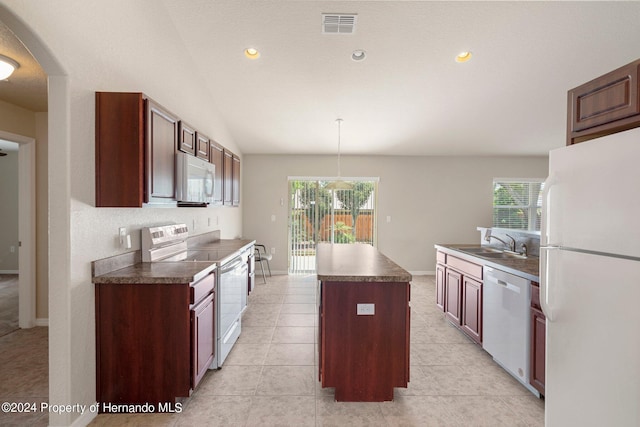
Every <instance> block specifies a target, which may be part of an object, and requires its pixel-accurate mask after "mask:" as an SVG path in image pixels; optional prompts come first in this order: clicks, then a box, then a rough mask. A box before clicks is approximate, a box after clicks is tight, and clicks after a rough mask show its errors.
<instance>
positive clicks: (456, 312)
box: [445, 268, 462, 325]
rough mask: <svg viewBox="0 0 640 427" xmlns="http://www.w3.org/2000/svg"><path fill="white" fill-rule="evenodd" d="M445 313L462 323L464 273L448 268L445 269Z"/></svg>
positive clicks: (458, 323) (455, 321)
mask: <svg viewBox="0 0 640 427" xmlns="http://www.w3.org/2000/svg"><path fill="white" fill-rule="evenodd" d="M445 278H446V279H445V307H446V309H445V314H446V316H447V317H448V318H449V320H451V321H452V322H454V323H455V324H457V325H460V324H461V323H462V274H460V273H458V272H457V271H455V270H451V269H450V268H447V269H446V271H445Z"/></svg>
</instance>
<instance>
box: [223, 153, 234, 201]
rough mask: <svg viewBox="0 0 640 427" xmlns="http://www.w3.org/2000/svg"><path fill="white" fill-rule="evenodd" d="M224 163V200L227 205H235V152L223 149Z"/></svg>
mask: <svg viewBox="0 0 640 427" xmlns="http://www.w3.org/2000/svg"><path fill="white" fill-rule="evenodd" d="M223 155H224V165H223V168H222V170H223V172H222V173H223V175H222V181H223V186H224V189H223V194H222V197H223V200H224V205H225V206H232V205H233V192H232V190H233V153H232V152H231V151H229V150H227V149H226V148H225V149H224V150H223Z"/></svg>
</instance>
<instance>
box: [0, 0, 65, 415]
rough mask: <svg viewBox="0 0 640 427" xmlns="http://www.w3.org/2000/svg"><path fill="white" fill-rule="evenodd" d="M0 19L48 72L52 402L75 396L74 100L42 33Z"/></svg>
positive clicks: (1, 12) (10, 17) (13, 19)
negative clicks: (72, 279) (72, 271)
mask: <svg viewBox="0 0 640 427" xmlns="http://www.w3.org/2000/svg"><path fill="white" fill-rule="evenodd" d="M0 21H2V22H3V23H4V24H5V25H6V26H7V27H9V28H10V29H11V30H12V31H13V33H14V34H15V35H16V37H18V39H20V41H22V43H23V44H24V45H25V46H26V47H27V48H28V49H29V51H30V52H31V54H32V55H33V56H34V58H35V59H36V60H37V61H38V62H39V63H40V65H41V66H42V68H43V69H44V71H45V73H46V74H47V76H48V91H49V92H48V104H49V107H48V111H49V120H48V137H49V147H50V150H49V159H48V166H49V167H48V178H49V179H48V182H49V189H48V192H49V206H48V210H49V247H50V248H55V251H49V266H50V268H49V403H51V404H60V403H68V402H69V401H70V395H71V384H70V378H71V366H70V360H71V336H70V334H71V332H70V328H69V324H68V318H69V312H70V306H71V301H70V293H69V289H68V283H69V282H70V254H71V242H70V200H71V190H70V178H69V171H70V167H69V164H70V160H69V151H70V138H69V133H70V129H69V128H70V125H69V121H70V111H69V109H70V106H69V104H70V102H69V90H68V78H67V76H66V72H65V70H64V68H63V67H62V66H61V65H60V63H59V62H58V61H57V59H56V58H55V56H54V55H53V53H52V52H51V51H50V50H49V48H48V47H47V45H46V44H45V43H44V42H43V41H42V40H41V39H40V37H39V36H38V35H37V34H36V33H34V32H33V30H32V29H31V28H30V27H29V26H28V25H27V24H26V23H25V22H23V21H22V20H21V19H20V18H18V17H17V16H15V15H14V14H13V13H12V12H11V11H10V10H8V9H7V8H6V7H5V6H4V5H0ZM69 422H70V420H69V419H68V414H62V415H57V414H54V413H52V414H50V419H49V424H50V425H64V424H69Z"/></svg>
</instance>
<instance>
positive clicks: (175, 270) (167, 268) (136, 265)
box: [91, 233, 255, 284]
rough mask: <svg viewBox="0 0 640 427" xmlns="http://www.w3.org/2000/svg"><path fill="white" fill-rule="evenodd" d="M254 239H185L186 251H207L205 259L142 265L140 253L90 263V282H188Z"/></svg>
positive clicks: (227, 258)
mask: <svg viewBox="0 0 640 427" xmlns="http://www.w3.org/2000/svg"><path fill="white" fill-rule="evenodd" d="M254 243H255V240H249V239H216V240H212V239H211V233H206V234H203V235H200V236H195V237H192V238H189V240H188V241H187V245H188V251H189V252H192V251H198V252H207V254H208V257H207V258H208V260H202V261H200V260H198V261H191V260H184V261H156V262H142V253H141V251H140V250H137V251H132V252H127V253H125V254H121V255H116V256H113V257H109V258H104V259H101V260H97V261H93V262H92V263H91V270H92V282H93V283H96V284H107V283H112V284H165V283H192V282H196V281H198V280H200V279H202V278H203V277H205V276H207V275H208V274H210V273H211V272H212V271H214V270H215V269H216V267H218V266H219V265H222V264H224V263H226V262H228V261H230V260H231V258H233V257H234V256H235V255H236V254H237V253H238V252H239V251H242V250H244V249H246V248H248V247H249V246H251V245H252V244H254Z"/></svg>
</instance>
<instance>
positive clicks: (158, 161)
mask: <svg viewBox="0 0 640 427" xmlns="http://www.w3.org/2000/svg"><path fill="white" fill-rule="evenodd" d="M95 144H96V145H95V147H96V148H95V152H96V164H95V167H96V207H142V206H158V205H165V206H176V205H177V202H176V198H175V194H176V184H177V182H176V178H177V177H176V151H177V150H180V151H183V152H186V153H190V154H192V155H194V156H197V157H199V158H201V159H203V160H205V161H208V162H210V163H213V164H214V165H215V177H214V194H213V203H212V204H213V205H218V206H219V205H225V206H239V205H240V157H239V156H237V155H236V154H234V153H232V152H231V151H229V150H227V149H225V148H224V147H223V146H221V145H220V144H217V143H216V142H214V141H212V140H211V139H210V138H208V137H207V136H206V135H204V134H201V133H199V132H197V131H196V130H195V128H193V127H192V126H190V125H189V124H187V123H185V122H184V121H181V120H180V119H179V118H178V117H177V116H176V115H175V114H173V113H171V112H170V111H169V110H167V109H166V108H164V107H162V106H161V105H160V104H158V103H156V102H154V101H153V100H152V99H151V98H149V97H148V96H146V95H145V94H143V93H123V92H96V142H95Z"/></svg>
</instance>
